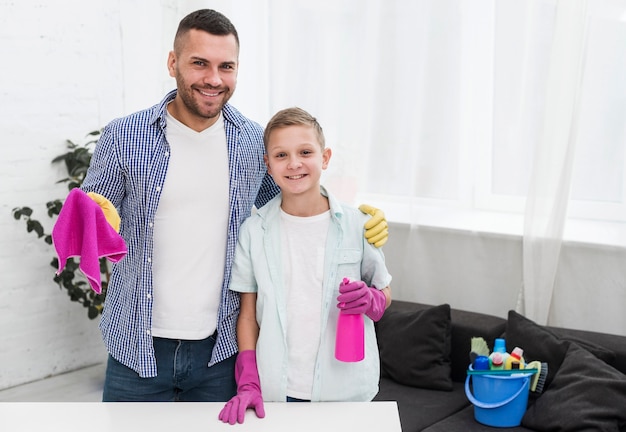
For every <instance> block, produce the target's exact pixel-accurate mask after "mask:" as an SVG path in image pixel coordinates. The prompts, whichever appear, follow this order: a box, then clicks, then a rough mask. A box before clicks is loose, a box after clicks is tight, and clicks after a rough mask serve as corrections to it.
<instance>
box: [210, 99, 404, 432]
mask: <svg viewBox="0 0 626 432" xmlns="http://www.w3.org/2000/svg"><path fill="white" fill-rule="evenodd" d="M264 142H265V149H266V155H265V156H264V160H265V164H266V166H267V170H268V173H269V174H270V175H271V176H272V177H273V179H274V181H275V182H276V184H277V185H278V186H279V187H280V189H281V192H280V194H279V195H278V196H276V197H275V198H274V199H272V201H270V202H269V203H268V204H266V205H265V206H263V207H262V208H261V209H259V210H258V212H257V214H255V215H253V216H251V217H250V218H248V219H247V220H246V221H245V222H244V223H243V225H242V227H241V231H240V234H239V240H238V244H237V250H236V252H235V261H234V264H233V273H232V280H231V285H230V289H231V290H233V291H239V292H241V311H240V315H239V318H238V321H237V342H238V345H239V355H238V357H237V362H236V365H235V379H236V381H237V395H236V396H235V397H233V398H232V399H231V400H230V401H229V402H228V403H227V404H226V406H225V407H224V409H223V410H222V412H221V413H220V416H219V417H220V419H221V420H222V421H223V422H228V423H230V424H235V422H239V423H243V420H244V416H245V410H246V409H247V408H250V407H252V408H255V410H256V414H257V416H258V417H264V415H265V412H264V407H263V400H266V401H281V402H284V401H369V400H371V399H372V398H373V397H374V396H375V395H376V393H377V392H378V380H379V358H378V347H377V343H376V335H375V333H374V323H373V322H374V321H378V320H379V319H380V318H381V317H382V315H383V313H384V310H385V309H386V307H387V306H389V304H390V302H391V294H390V287H389V283H390V281H391V276H390V275H389V273H388V272H387V269H386V267H385V262H384V255H383V253H382V251H381V250H380V249H376V248H375V247H373V246H371V245H370V244H368V243H367V240H365V239H364V238H363V234H362V229H363V228H362V227H363V222H364V215H363V214H362V213H361V212H360V211H359V210H358V209H356V208H352V207H347V206H345V205H342V204H340V203H339V202H338V201H337V200H336V199H335V198H333V196H332V195H330V194H328V192H327V191H326V190H325V189H324V188H323V187H322V186H321V185H320V178H321V174H322V171H323V170H325V169H326V168H327V167H328V163H329V161H330V157H331V154H332V152H331V150H330V149H329V148H326V147H325V143H324V135H323V132H322V128H321V127H320V125H319V124H318V122H317V121H316V119H315V118H314V117H312V116H311V115H310V114H309V113H307V112H306V111H304V110H302V109H300V108H289V109H285V110H282V111H279V112H278V113H277V114H276V115H274V117H272V119H271V120H270V121H269V123H268V125H267V127H266V129H265V133H264ZM343 278H349V279H350V280H351V281H353V282H351V283H349V284H347V285H342V284H341V282H342V280H343ZM340 285H341V286H340ZM370 286H371V287H370ZM379 288H380V289H379ZM335 300H336V301H337V302H338V303H336V302H335ZM339 313H364V314H365V316H366V318H365V319H364V321H365V358H364V360H362V361H360V362H355V363H344V362H340V361H339V360H337V359H335V357H334V344H335V335H336V329H337V318H338V316H339ZM257 360H258V367H257ZM259 378H260V379H259ZM261 389H263V396H262V395H261Z"/></svg>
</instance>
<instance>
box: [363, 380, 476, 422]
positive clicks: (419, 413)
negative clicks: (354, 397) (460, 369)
mask: <svg viewBox="0 0 626 432" xmlns="http://www.w3.org/2000/svg"><path fill="white" fill-rule="evenodd" d="M374 400H375V401H396V402H397V403H398V413H399V415H400V424H401V426H402V432H418V431H421V430H423V429H424V428H426V427H428V426H430V425H432V424H435V423H437V422H439V421H441V420H443V419H445V418H447V417H449V416H450V415H453V414H454V413H456V412H458V411H460V410H462V409H463V408H465V407H467V406H468V405H470V402H469V401H468V400H467V397H466V396H465V391H464V390H463V384H461V383H453V390H452V391H449V392H447V391H436V390H428V389H422V388H417V387H409V386H405V385H402V384H398V383H397V382H395V381H394V380H392V379H391V378H381V380H380V390H379V392H378V394H377V395H376V397H375V398H374ZM465 430H466V431H467V430H471V429H465ZM381 432H384V431H381Z"/></svg>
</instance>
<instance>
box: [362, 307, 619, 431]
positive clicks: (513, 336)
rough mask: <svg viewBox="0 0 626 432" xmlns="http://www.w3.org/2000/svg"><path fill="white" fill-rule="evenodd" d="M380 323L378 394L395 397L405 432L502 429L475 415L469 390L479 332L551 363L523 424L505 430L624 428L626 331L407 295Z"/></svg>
mask: <svg viewBox="0 0 626 432" xmlns="http://www.w3.org/2000/svg"><path fill="white" fill-rule="evenodd" d="M375 326H376V333H377V339H378V346H379V351H380V360H381V379H380V385H379V392H378V394H377V395H376V397H375V398H374V401H396V402H397V404H398V410H399V415H400V423H401V425H402V431H403V432H417V431H427V432H437V431H445V432H455V431H459V432H460V431H463V432H465V431H492V432H493V431H494V430H498V429H497V428H494V427H491V426H486V425H483V424H481V423H479V422H478V421H476V419H475V416H474V406H473V405H472V404H471V403H470V401H469V399H468V397H467V396H466V393H465V381H466V378H467V369H468V366H469V364H470V350H471V343H472V338H473V337H482V338H483V339H484V340H485V341H486V342H487V344H488V346H489V348H490V350H491V349H492V348H493V342H494V340H495V339H496V338H504V339H505V341H506V347H507V350H508V351H511V350H512V349H513V348H514V347H516V346H517V347H521V348H522V349H524V359H525V360H526V361H527V362H528V361H532V360H538V361H541V362H543V363H544V364H546V365H547V368H546V367H544V368H542V369H543V371H544V373H543V374H542V378H541V380H540V385H539V386H538V390H539V389H541V392H539V391H535V392H529V397H528V406H527V409H526V411H525V413H524V416H523V418H522V421H521V425H520V426H516V427H511V428H507V429H506V430H512V431H533V430H535V431H559V430H562V431H568V430H589V431H626V337H623V336H617V335H611V334H604V333H597V332H589V331H581V330H573V329H564V328H556V327H549V326H541V325H538V324H536V323H535V322H533V321H532V320H529V319H527V318H526V317H524V316H523V315H521V314H519V313H516V312H515V311H509V312H508V316H507V318H506V319H505V318H501V317H496V316H491V315H487V314H482V313H476V312H469V311H463V310H457V309H453V308H451V307H450V306H449V305H448V304H442V305H426V304H421V303H413V302H405V301H394V302H393V303H392V304H391V306H390V307H389V308H388V309H387V311H386V312H385V315H384V316H383V318H382V319H381V320H380V321H379V322H377V323H376V325H375ZM546 372H547V373H546ZM470 382H471V381H470ZM469 388H470V391H471V388H472V387H471V385H470V387H469Z"/></svg>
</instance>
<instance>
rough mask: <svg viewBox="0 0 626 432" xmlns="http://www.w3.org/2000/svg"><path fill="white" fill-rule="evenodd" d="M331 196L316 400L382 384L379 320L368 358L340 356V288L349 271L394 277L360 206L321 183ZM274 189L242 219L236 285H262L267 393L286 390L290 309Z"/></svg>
mask: <svg viewBox="0 0 626 432" xmlns="http://www.w3.org/2000/svg"><path fill="white" fill-rule="evenodd" d="M321 192H322V194H323V195H325V196H328V199H329V203H330V213H331V223H330V227H329V231H328V237H327V241H326V255H325V261H324V284H323V288H322V289H323V293H322V309H321V310H322V320H321V335H320V336H321V337H320V347H319V350H318V358H317V362H316V365H315V372H314V381H313V391H312V401H370V400H371V399H372V398H373V397H374V396H375V395H376V393H377V392H378V381H379V373H380V367H379V357H378V346H377V343H376V334H375V332H374V323H373V321H372V320H371V319H369V318H368V317H364V318H365V359H364V360H362V361H360V362H357V363H344V362H340V361H338V360H336V359H335V355H334V352H335V334H336V329H337V318H338V316H339V309H338V308H337V296H338V295H339V285H340V283H341V281H342V280H343V278H344V277H348V278H350V279H352V280H363V281H364V282H365V283H367V284H368V285H369V286H375V287H377V288H379V289H382V288H384V287H386V286H388V285H389V284H390V282H391V275H390V274H389V273H388V271H387V268H386V266H385V258H384V254H383V253H382V251H381V250H380V249H377V248H375V247H374V246H372V245H370V244H369V243H367V240H366V239H365V237H364V235H363V225H364V224H365V222H366V220H367V219H368V216H367V215H364V214H363V213H361V211H360V210H358V209H356V208H352V207H349V206H345V205H342V204H340V203H339V202H338V201H337V200H336V199H335V198H334V197H333V196H332V195H329V194H328V192H327V191H326V190H325V189H324V188H323V187H321ZM281 198H282V195H281V194H279V195H278V196H276V197H274V198H273V199H272V200H271V201H270V202H269V203H267V204H266V205H265V206H263V207H262V208H260V209H259V210H258V211H257V213H256V215H252V216H251V217H249V218H248V219H247V220H246V221H245V222H244V223H243V225H242V226H241V230H240V233H239V239H238V243H237V249H236V251H235V260H234V263H233V272H232V280H231V284H230V289H231V290H233V291H239V292H256V293H257V305H256V317H257V321H258V323H259V326H260V333H259V339H258V341H257V347H256V350H257V353H256V354H257V363H258V367H259V375H260V378H261V390H262V393H263V399H264V400H265V401H280V402H284V401H285V399H286V397H287V370H288V367H289V365H288V364H287V336H286V335H287V328H288V323H287V310H286V304H287V303H286V290H287V289H288V287H285V286H284V278H283V273H282V263H283V259H282V258H281V235H280V203H281Z"/></svg>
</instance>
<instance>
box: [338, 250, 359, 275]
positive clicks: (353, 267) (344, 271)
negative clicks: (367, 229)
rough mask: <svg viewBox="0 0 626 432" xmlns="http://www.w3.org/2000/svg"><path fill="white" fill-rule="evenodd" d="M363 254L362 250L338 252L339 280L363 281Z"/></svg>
mask: <svg viewBox="0 0 626 432" xmlns="http://www.w3.org/2000/svg"><path fill="white" fill-rule="evenodd" d="M362 259H363V252H362V251H361V250H360V249H339V250H338V251H337V277H338V278H339V280H343V278H349V279H350V280H361V260H362Z"/></svg>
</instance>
